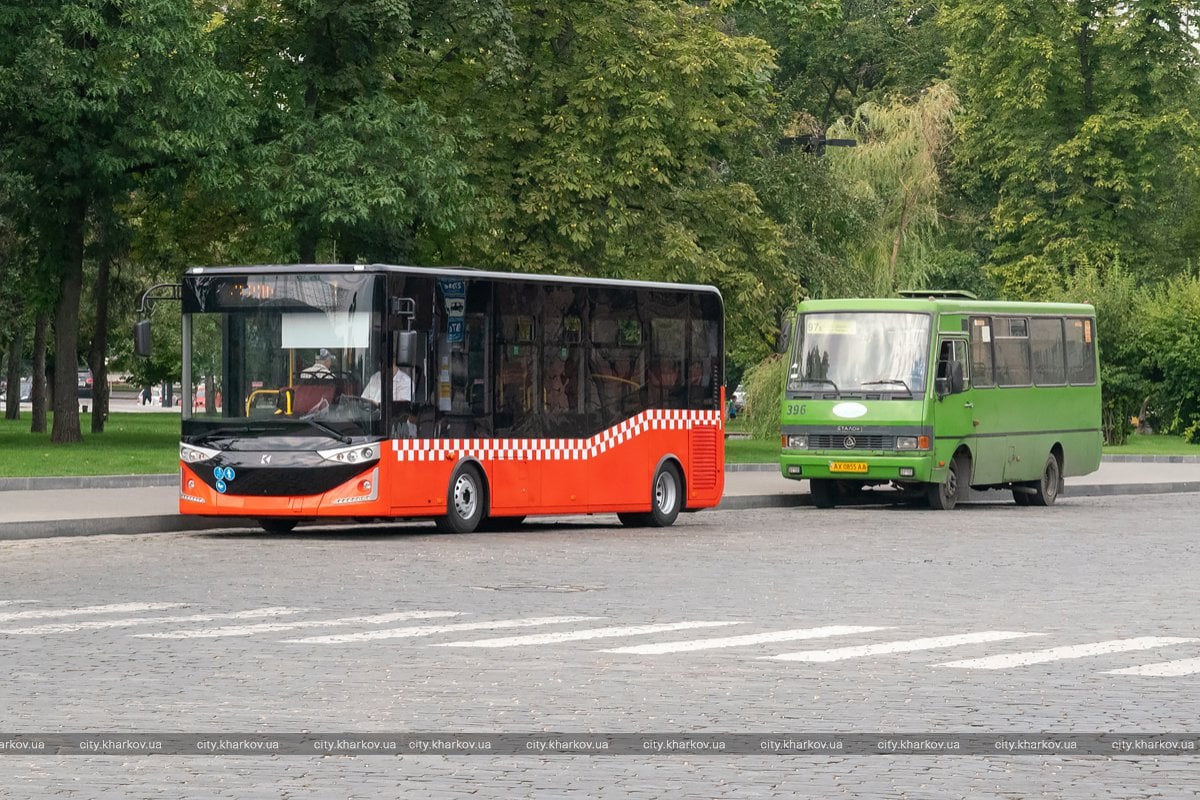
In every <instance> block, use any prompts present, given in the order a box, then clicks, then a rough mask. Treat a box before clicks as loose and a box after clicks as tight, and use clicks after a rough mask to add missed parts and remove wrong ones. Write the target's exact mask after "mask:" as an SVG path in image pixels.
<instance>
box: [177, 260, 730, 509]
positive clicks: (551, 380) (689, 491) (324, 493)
mask: <svg viewBox="0 0 1200 800" xmlns="http://www.w3.org/2000/svg"><path fill="white" fill-rule="evenodd" d="M180 294H181V297H182V304H183V347H182V349H183V376H182V378H183V379H182V390H183V393H184V397H183V404H182V415H183V419H182V435H181V442H180V448H179V454H180V461H181V486H180V499H179V510H180V512H181V513H183V514H200V515H208V516H236V517H252V518H256V519H258V520H259V522H260V524H261V525H262V527H263V528H265V529H266V530H267V531H271V532H285V531H288V530H291V529H292V528H293V527H294V526H295V525H296V523H297V522H300V521H305V520H326V519H330V520H332V519H335V518H341V519H350V520H369V519H397V518H414V517H429V518H433V519H434V520H435V521H436V523H437V525H438V527H439V528H442V529H444V530H449V531H457V532H469V531H473V530H475V529H476V528H478V527H480V526H481V525H491V526H499V525H501V524H508V525H513V524H517V523H519V522H520V521H521V520H522V519H524V518H525V517H526V516H529V515H536V514H578V513H587V514H594V513H612V512H615V513H616V514H617V515H618V516H619V517H620V519H621V521H622V522H623V523H624V524H626V525H654V526H665V525H670V524H671V523H673V522H674V521H675V518H676V516H677V515H678V514H679V512H680V511H691V510H696V509H700V508H706V507H711V506H714V505H716V504H717V503H718V502H720V499H721V493H722V491H723V489H724V446H723V441H724V440H723V425H724V423H723V416H722V414H721V409H722V407H723V401H724V389H723V385H722V384H723V380H724V363H723V358H722V354H723V353H724V341H723V340H724V311H723V304H722V300H721V296H720V293H719V292H718V291H717V290H716V289H715V288H713V287H710V286H692V285H679V284H667V283H649V282H637V281H616V280H592V279H584V278H568V277H549V276H537V275H521V274H506V273H496V272H484V271H476V270H470V269H460V268H454V269H427V268H419V267H402V266H385V265H313V266H257V267H220V268H212V267H204V268H199V267H198V268H193V269H191V270H189V271H188V272H187V274H186V275H185V277H184V280H183V283H182V287H181V290H180ZM193 398H194V399H193Z"/></svg>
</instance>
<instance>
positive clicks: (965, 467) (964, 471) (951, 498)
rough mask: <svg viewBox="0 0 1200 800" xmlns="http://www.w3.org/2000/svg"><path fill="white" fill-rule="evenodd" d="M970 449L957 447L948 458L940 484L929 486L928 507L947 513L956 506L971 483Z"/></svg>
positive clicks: (963, 446) (961, 446) (962, 446)
mask: <svg viewBox="0 0 1200 800" xmlns="http://www.w3.org/2000/svg"><path fill="white" fill-rule="evenodd" d="M971 462H972V458H971V449H970V448H969V447H967V446H966V445H965V444H964V445H959V447H958V449H957V450H955V451H954V455H953V456H951V457H950V463H949V465H948V467H947V469H946V477H945V478H944V479H943V480H942V481H941V482H940V483H934V484H931V485H930V486H929V491H928V496H929V507H930V508H933V509H937V510H939V511H949V510H950V509H952V508H954V506H955V505H957V504H958V501H959V498H961V497H963V496H964V495H965V493H966V489H967V487H968V486H969V485H970V483H971V468H972V463H971Z"/></svg>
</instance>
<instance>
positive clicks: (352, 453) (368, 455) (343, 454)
mask: <svg viewBox="0 0 1200 800" xmlns="http://www.w3.org/2000/svg"><path fill="white" fill-rule="evenodd" d="M317 455H319V456H320V457H321V458H323V459H325V460H326V461H336V462H337V463H339V464H365V463H367V462H368V461H374V460H376V459H378V458H379V448H378V447H377V446H376V445H373V444H367V445H363V444H356V445H353V446H351V447H339V448H337V449H335V450H318V451H317Z"/></svg>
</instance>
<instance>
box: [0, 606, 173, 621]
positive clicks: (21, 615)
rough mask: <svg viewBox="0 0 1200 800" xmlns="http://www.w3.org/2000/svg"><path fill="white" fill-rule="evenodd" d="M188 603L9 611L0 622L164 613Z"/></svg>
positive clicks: (0, 615)
mask: <svg viewBox="0 0 1200 800" xmlns="http://www.w3.org/2000/svg"><path fill="white" fill-rule="evenodd" d="M186 605H187V603H115V604H113V605H107V606H82V607H80V608H36V609H32V610H30V611H9V612H7V613H4V614H0V622H12V621H14V620H19V619H49V618H52V617H74V616H76V615H81V614H132V613H134V612H137V611H164V610H166V609H168V608H183V607H185V606H186Z"/></svg>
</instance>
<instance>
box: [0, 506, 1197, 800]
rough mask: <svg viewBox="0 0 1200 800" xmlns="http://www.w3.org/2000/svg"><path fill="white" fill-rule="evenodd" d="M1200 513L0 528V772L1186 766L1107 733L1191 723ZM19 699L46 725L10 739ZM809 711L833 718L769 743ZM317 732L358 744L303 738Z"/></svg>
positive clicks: (331, 778) (912, 512)
mask: <svg viewBox="0 0 1200 800" xmlns="http://www.w3.org/2000/svg"><path fill="white" fill-rule="evenodd" d="M1198 516H1200V495H1197V494H1176V495H1142V496H1135V497H1088V498H1065V499H1063V500H1062V501H1061V502H1060V504H1059V505H1058V506H1055V507H1053V508H1049V509H1028V508H1020V507H1017V506H1015V505H1013V504H1011V503H1003V504H1000V503H997V504H993V505H974V506H970V507H966V508H962V509H959V510H957V511H955V512H952V513H948V514H937V513H932V512H929V511H926V510H916V509H907V508H899V507H874V508H859V509H836V510H832V511H818V510H815V509H810V508H801V509H763V510H742V511H718V512H703V513H699V514H693V515H684V516H682V517H681V518H680V521H679V523H677V524H676V526H675V527H673V528H670V529H666V530H662V531H652V530H629V529H625V528H622V527H620V526H618V525H617V524H616V522H615V519H612V518H609V517H598V518H596V519H595V520H588V519H584V518H576V519H571V520H558V521H552V522H534V523H531V524H528V525H527V526H525V527H524V528H522V529H521V530H519V531H516V532H509V533H492V534H477V535H470V536H448V535H434V534H433V533H432V532H431V530H430V529H429V527H428V526H419V527H418V526H395V527H393V528H388V529H386V530H383V531H381V532H378V533H372V534H371V535H350V536H347V535H345V534H340V533H334V532H330V531H323V530H320V529H312V530H308V531H305V532H303V533H302V534H297V535H290V536H283V537H279V536H268V535H265V534H261V535H260V534H257V533H248V532H245V531H238V532H204V533H190V534H178V535H170V536H161V535H160V536H103V537H92V538H87V539H49V540H30V541H15V542H3V543H0V564H2V565H3V566H2V570H3V577H4V580H3V582H2V585H0V668H2V670H3V674H4V675H5V677H6V679H5V680H4V681H3V682H0V729H2V730H3V731H4V732H5V733H0V797H9V796H11V797H88V798H94V797H133V798H143V797H144V798H157V797H178V796H189V797H190V796H205V797H213V796H216V797H238V798H255V797H279V796H288V797H359V796H361V797H380V796H399V795H400V794H401V793H402V792H403V794H404V796H405V797H410V796H415V797H459V796H463V795H465V794H466V795H472V794H473V795H474V796H480V797H484V796H544V797H561V796H580V797H592V796H622V797H633V798H640V797H671V798H675V797H747V796H754V797H770V796H776V795H778V796H797V795H801V796H819V797H830V796H846V795H860V796H871V797H964V796H972V797H978V796H1003V797H1027V796H1038V795H1042V794H1048V795H1052V796H1060V797H1179V796H1194V792H1195V787H1196V786H1200V757H1198V756H1197V755H1196V754H1195V752H1190V753H1188V752H1186V751H1185V752H1183V753H1180V752H1179V750H1178V749H1175V750H1172V751H1169V752H1163V753H1161V754H1159V753H1157V752H1147V749H1146V746H1143V747H1142V748H1141V749H1138V750H1137V751H1136V752H1135V753H1134V754H1132V755H1129V754H1124V753H1122V752H1121V751H1120V750H1119V749H1117V746H1115V745H1113V744H1112V742H1110V741H1109V739H1104V740H1103V741H1102V742H1101V743H1100V744H1097V743H1096V742H1093V741H1092V739H1090V738H1089V735H1090V734H1098V733H1105V734H1108V735H1109V736H1110V737H1111V736H1112V735H1113V734H1114V733H1119V734H1121V735H1123V736H1129V737H1134V738H1136V737H1147V738H1148V737H1149V736H1150V735H1151V734H1160V733H1171V734H1185V733H1186V734H1190V735H1191V736H1193V737H1196V736H1200V625H1198V624H1197V622H1196V613H1195V609H1196V608H1197V607H1198V605H1200V588H1198V586H1197V581H1196V575H1197V574H1198V572H1200V570H1198V567H1200V543H1198V542H1197V538H1196V534H1195V528H1196V524H1195V520H1196V518H1197V517H1198ZM597 523H599V524H597ZM610 523H611V524H610ZM21 732H24V733H34V734H42V735H43V736H51V735H52V734H53V735H58V736H59V737H60V738H59V740H55V739H53V737H52V736H51V739H50V742H51V747H50V749H49V750H46V751H41V752H34V753H30V752H28V751H23V750H21V749H19V748H18V749H13V747H12V746H9V748H8V749H7V750H4V747H5V745H4V741H5V736H6V735H7V734H12V733H21ZM300 732H309V738H307V739H302V737H300V738H298V734H299V733H300ZM79 734H92V735H93V737H94V738H99V739H100V740H102V741H101V743H100V745H99V746H102V747H103V746H105V745H107V746H108V747H109V748H117V747H119V746H122V745H121V741H120V737H121V736H125V735H128V736H130V737H132V738H133V739H138V737H139V736H140V737H141V738H140V739H139V741H143V740H147V739H149V740H154V739H156V738H157V739H163V738H166V739H167V743H166V752H168V753H170V755H164V756H155V757H148V756H145V755H141V754H140V753H139V752H137V751H121V750H119V749H118V750H115V751H114V750H112V749H107V750H105V752H110V753H112V752H115V754H112V755H87V754H81V751H80V747H81V744H72V742H74V740H76V739H82V738H86V737H82V736H80V735H79ZM174 734H181V735H182V738H180V737H175V738H172V736H174ZM201 734H208V735H209V737H208V738H209V739H218V740H220V739H222V737H223V738H224V745H225V748H226V749H221V747H220V743H219V742H218V744H217V745H213V746H215V747H218V750H219V751H220V752H224V753H228V752H234V751H236V752H261V751H254V750H253V749H252V748H251V746H250V745H245V747H246V748H247V749H245V750H241V751H238V750H237V748H238V747H242V746H243V745H244V740H245V739H246V738H247V737H248V736H249V735H250V734H256V735H264V734H265V735H268V736H267V738H268V739H270V738H271V736H275V737H276V738H277V739H278V740H280V741H282V742H283V747H282V749H281V750H280V751H279V752H280V753H281V754H280V755H271V756H264V755H237V756H233V755H211V754H203V753H204V751H202V750H199V749H198V748H199V747H200V745H199V744H198V743H196V742H194V741H193V740H195V739H196V737H198V736H200V735H201ZM504 734H507V736H505V735H504ZM531 734H541V735H543V736H545V735H548V734H553V737H552V738H553V739H554V741H552V742H551V743H550V744H549V745H548V747H549V748H550V751H549V752H547V751H539V750H537V749H536V746H534V745H531V744H529V742H531V741H533V740H531V739H530V738H529V737H530V735H531ZM967 734H970V736H967ZM947 735H948V736H949V740H950V741H958V742H959V746H960V747H964V746H965V747H966V750H965V751H960V752H951V754H941V753H943V752H947V751H949V747H950V746H949V745H942V746H941V747H942V748H943V749H942V750H939V749H938V747H939V745H938V742H939V741H946V740H947V739H945V737H946V736H947ZM639 736H640V737H641V738H639ZM821 736H825V737H826V739H827V740H829V741H833V740H835V739H837V738H838V736H841V737H844V738H843V739H841V740H839V741H841V743H842V745H843V749H842V750H836V749H831V750H830V751H829V752H822V751H821V750H814V749H810V750H809V751H808V752H807V754H805V755H780V754H777V753H773V752H771V751H770V750H767V749H760V750H759V751H758V752H753V750H754V748H755V747H759V748H766V747H768V746H772V745H769V744H768V743H771V742H775V743H778V742H780V741H783V740H786V739H789V738H790V739H791V740H793V741H794V740H797V739H805V738H808V739H817V738H820V737H821ZM939 736H941V737H943V738H942V739H939V738H938V737H939ZM189 737H191V738H190V739H189ZM323 737H327V738H338V737H340V738H344V739H346V740H349V743H348V744H346V746H345V747H343V748H341V749H339V746H338V745H336V744H335V746H334V748H333V751H332V752H334V753H335V754H334V755H323V756H320V757H318V756H313V755H303V756H300V755H289V753H293V752H299V750H298V749H297V748H301V747H304V748H313V749H317V748H319V747H320V745H314V744H313V742H312V741H311V740H312V739H314V738H315V739H321V738H323ZM363 737H368V738H369V739H370V742H387V741H388V740H389V739H402V740H403V742H402V744H401V745H400V747H401V749H404V748H410V747H411V746H412V745H414V743H417V744H419V743H420V742H430V741H433V742H435V743H440V744H441V745H443V746H444V747H446V748H451V747H466V746H467V745H465V744H461V742H479V741H484V742H487V743H489V745H490V746H492V747H493V752H482V753H480V752H477V751H476V752H472V753H471V754H469V755H468V754H455V755H442V754H438V755H405V756H403V757H401V758H397V757H395V756H382V755H361V753H364V752H368V751H367V750H365V749H362V748H366V747H375V746H379V745H377V744H371V743H370V742H368V743H367V744H364V743H363V742H362V740H363ZM456 737H457V738H456ZM689 737H691V738H690V739H689ZM956 737H957V738H956ZM963 737H965V738H963ZM1054 737H1060V738H1061V739H1063V740H1064V741H1072V737H1077V739H1076V740H1075V741H1076V749H1075V750H1073V751H1066V752H1060V751H1054V750H1053V749H1050V750H1047V748H1052V746H1053V745H1052V744H1044V742H1046V741H1047V740H1049V739H1053V738H1054ZM35 738H36V737H35ZM1093 738H1094V737H1093ZM8 739H9V740H11V739H12V737H11V736H9V737H8ZM899 739H907V740H908V742H909V743H908V744H907V745H906V744H897V745H894V746H895V747H897V748H899V749H898V750H897V751H896V752H894V753H893V754H890V755H876V754H866V753H864V752H863V748H864V747H865V746H866V745H864V744H863V742H864V741H870V742H871V747H870V748H869V749H872V750H874V749H876V748H879V749H883V743H884V741H885V740H886V741H898V740H899ZM991 739H996V740H997V741H1000V742H1001V744H1000V745H996V746H994V747H993V750H994V752H988V754H987V755H983V754H981V751H980V748H982V747H984V744H983V743H986V742H988V741H990V740H991ZM563 740H571V741H576V742H577V744H576V745H574V746H573V747H574V749H575V750H576V752H577V753H578V751H579V750H580V749H581V748H583V747H585V746H586V747H598V745H595V744H594V743H595V742H596V741H599V740H604V741H608V742H609V743H610V747H612V746H615V747H616V754H613V752H611V751H610V752H609V753H608V754H606V755H590V754H572V755H567V754H562V753H561V752H555V750H556V748H557V749H563ZM875 740H879V743H878V744H876V743H875ZM931 740H932V743H931ZM89 741H92V739H89ZM356 741H357V742H358V744H357V746H358V747H359V748H360V749H358V751H357V752H359V753H360V755H358V756H357V757H353V756H348V755H344V754H343V753H345V752H349V751H353V746H355V743H356ZM522 741H524V742H526V744H524V745H522V744H520V743H521V742H522ZM579 741H584V742H585V744H578V742H579ZM689 741H705V742H708V744H707V745H706V746H707V749H704V748H702V747H701V746H700V745H698V744H697V745H692V744H687V742H689ZM1014 741H1016V742H1020V741H1033V742H1035V743H1036V742H1039V741H1041V742H1043V744H1042V745H1041V746H1040V749H1038V748H1034V750H1033V751H1032V752H1021V751H1020V749H1019V748H1020V747H1022V746H1023V745H1020V744H1017V745H1012V747H1015V748H1017V750H1015V751H1014V750H1011V749H1010V750H1008V751H1004V750H1003V749H1001V747H1002V746H1003V743H1004V742H1014ZM1079 741H1082V742H1083V744H1082V745H1079V744H1078V742H1079ZM182 742H192V743H191V744H183V743H182ZM301 742H302V743H301ZM456 742H458V743H459V744H455V743H456ZM639 742H640V744H639ZM680 742H684V744H680ZM760 742H761V744H756V743H760ZM964 742H965V745H964ZM1089 742H1090V744H1089ZM588 743H590V744H588ZM721 743H723V744H724V745H725V746H726V750H725V751H718V750H716V749H715V748H716V747H717V744H721ZM132 746H133V745H130V747H132ZM475 746H476V747H478V745H475ZM186 747H192V748H193V749H195V750H196V752H197V754H195V755H182V754H180V753H181V752H184V751H185V750H181V748H186ZM814 747H815V746H814ZM830 747H832V745H830ZM906 747H909V748H915V750H913V749H909V750H905V749H904V748H906ZM1080 747H1082V749H1079V748H1080ZM289 748H290V749H289ZM347 748H349V749H347ZM639 748H641V751H640V752H638V749H639ZM972 748H973V749H972ZM522 749H523V750H524V752H521V753H520V754H515V753H514V752H513V751H514V750H522ZM567 749H570V748H569V747H568V748H567ZM83 752H86V751H83ZM186 752H189V753H190V752H192V751H186ZM303 752H305V753H308V752H310V750H304V751H303ZM436 752H439V753H442V752H445V750H444V749H443V750H437V751H436ZM962 752H968V753H971V754H962Z"/></svg>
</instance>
